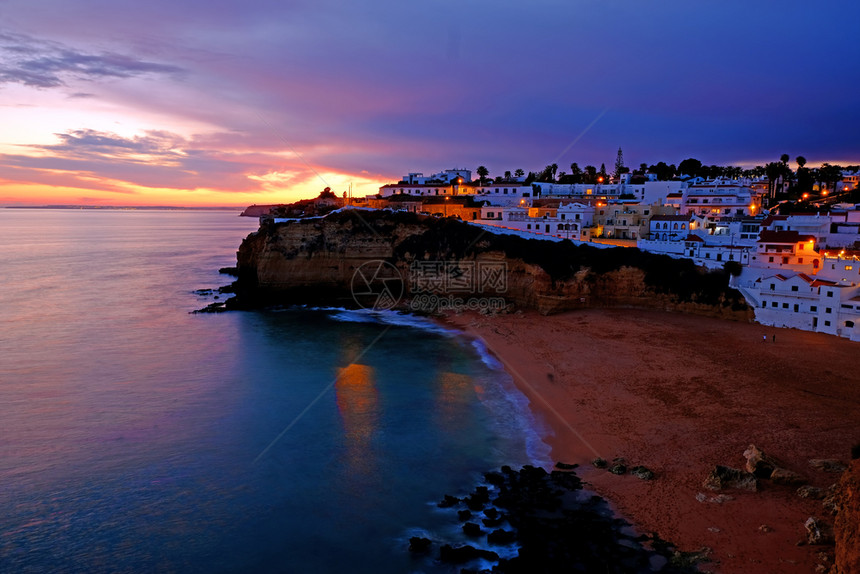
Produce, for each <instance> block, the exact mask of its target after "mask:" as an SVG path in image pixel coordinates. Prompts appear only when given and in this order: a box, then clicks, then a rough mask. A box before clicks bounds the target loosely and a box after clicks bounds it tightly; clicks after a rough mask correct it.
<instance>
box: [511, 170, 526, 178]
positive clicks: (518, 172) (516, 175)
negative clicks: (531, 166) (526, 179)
mask: <svg viewBox="0 0 860 574" xmlns="http://www.w3.org/2000/svg"><path fill="white" fill-rule="evenodd" d="M525 174H526V172H524V171H523V170H521V169H518V170H517V171H515V172H514V177H522V176H524V175H525Z"/></svg>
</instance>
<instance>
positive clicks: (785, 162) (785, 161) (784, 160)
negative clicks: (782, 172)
mask: <svg viewBox="0 0 860 574" xmlns="http://www.w3.org/2000/svg"><path fill="white" fill-rule="evenodd" d="M779 161H781V162H782V165H788V154H787V153H784V154H782V155H781V156H779Z"/></svg>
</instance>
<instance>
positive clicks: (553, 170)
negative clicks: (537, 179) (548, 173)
mask: <svg viewBox="0 0 860 574" xmlns="http://www.w3.org/2000/svg"><path fill="white" fill-rule="evenodd" d="M549 167H550V168H552V180H553V181H555V173H556V172H557V171H558V164H557V163H554V164H552V165H551V166H549Z"/></svg>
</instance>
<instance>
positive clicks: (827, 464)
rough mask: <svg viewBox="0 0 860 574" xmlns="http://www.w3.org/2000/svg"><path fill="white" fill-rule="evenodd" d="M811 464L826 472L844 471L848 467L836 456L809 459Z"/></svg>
mask: <svg viewBox="0 0 860 574" xmlns="http://www.w3.org/2000/svg"><path fill="white" fill-rule="evenodd" d="M809 466H811V467H812V468H814V469H816V470H823V471H824V472H844V471H845V469H846V468H848V467H847V466H845V463H844V462H842V461H841V460H838V459H835V458H813V459H811V460H810V461H809Z"/></svg>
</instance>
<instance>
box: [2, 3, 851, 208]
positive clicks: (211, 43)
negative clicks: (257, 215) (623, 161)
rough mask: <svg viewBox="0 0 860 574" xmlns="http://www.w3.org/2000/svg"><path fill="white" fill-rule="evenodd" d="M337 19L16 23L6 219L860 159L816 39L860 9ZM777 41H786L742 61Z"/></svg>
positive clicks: (834, 73) (666, 7)
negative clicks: (621, 155)
mask: <svg viewBox="0 0 860 574" xmlns="http://www.w3.org/2000/svg"><path fill="white" fill-rule="evenodd" d="M326 4H327V3H326V2H322V3H314V4H313V5H301V4H297V3H287V4H283V5H281V4H279V5H273V4H272V3H268V2H259V1H253V2H249V3H245V4H243V5H242V7H241V9H238V8H237V7H229V6H220V5H219V6H215V7H213V6H211V5H209V4H206V5H204V4H202V3H198V2H190V3H183V4H182V5H181V6H178V5H175V3H167V2H163V1H162V0H156V1H155V2H151V3H147V5H145V6H143V5H134V4H127V3H122V5H121V6H120V5H116V6H113V5H112V6H110V7H106V6H105V5H104V4H103V3H97V2H95V1H94V0H83V1H81V2H76V3H74V5H73V6H72V5H70V4H69V3H64V2H53V1H50V0H46V1H40V2H35V3H34V2H24V1H23V0H12V1H9V2H5V3H4V18H3V24H2V26H0V54H2V60H0V61H2V64H0V125H2V126H3V128H2V131H0V156H2V161H0V205H31V204H43V203H64V204H78V203H83V204H94V205H128V204H134V205H155V204H158V205H165V204H168V205H201V206H202V205H235V206H243V205H247V204H251V203H257V204H262V203H279V202H286V201H292V200H294V199H297V198H300V197H309V196H314V195H316V194H318V193H319V191H320V190H322V189H323V188H325V187H331V188H332V190H333V191H335V192H336V193H338V194H341V193H343V192H344V191H347V190H348V189H349V186H350V184H351V185H352V189H353V193H354V194H356V195H366V194H369V193H374V192H376V191H377V190H378V187H379V186H380V185H382V184H383V183H388V182H391V181H396V180H397V179H399V177H400V176H401V175H403V174H404V173H407V172H410V171H424V172H433V171H434V170H439V169H445V168H450V167H455V166H465V167H468V168H470V169H474V168H475V166H477V165H480V164H484V165H487V166H488V167H489V169H490V174H491V176H495V175H501V173H502V172H503V171H505V170H514V169H518V168H522V169H525V170H526V171H530V170H538V169H541V168H542V167H543V166H544V165H546V164H548V163H557V164H558V165H559V166H561V167H560V169H562V170H563V169H564V168H565V167H566V166H569V165H570V163H571V162H574V161H576V162H578V163H579V164H580V165H585V164H593V165H600V164H601V163H606V164H607V165H610V164H611V162H612V161H613V158H614V155H615V150H616V149H617V148H618V147H619V146H621V147H623V148H624V151H625V157H626V158H628V163H629V164H630V165H634V166H635V165H638V164H639V163H640V162H645V163H656V162H658V161H667V162H669V163H677V162H679V161H680V160H682V159H684V158H686V157H698V158H700V159H701V160H702V161H703V162H704V163H706V164H722V165H725V164H734V165H743V166H752V165H754V164H756V163H766V162H767V161H774V160H775V159H776V158H777V157H779V155H780V154H781V153H790V154H792V157H794V155H796V154H803V155H804V156H805V157H807V158H808V160H809V165H810V166H814V165H818V164H820V163H821V162H825V161H826V162H837V163H838V162H843V163H852V162H856V161H857V158H858V156H860V144H858V143H857V142H856V138H848V137H845V136H846V133H847V132H846V127H847V126H853V125H856V124H857V121H858V119H860V117H858V114H860V111H858V109H857V107H856V105H854V104H855V102H854V96H853V94H854V93H855V92H856V90H857V88H858V86H857V84H858V83H860V80H857V79H856V78H854V77H853V76H851V75H850V74H849V75H848V76H847V77H846V76H845V74H844V73H843V71H844V69H846V66H848V67H849V68H850V65H851V64H853V63H856V62H858V61H860V47H858V43H857V42H855V41H853V39H852V37H851V35H848V34H835V35H833V37H832V38H831V39H830V40H829V41H828V42H819V41H818V40H817V38H816V35H815V34H814V33H811V32H812V31H814V30H817V29H820V28H821V27H822V26H825V23H829V22H832V21H834V18H838V19H839V20H845V21H850V20H851V16H852V15H853V16H856V15H858V14H857V12H858V8H856V7H854V6H853V5H845V4H844V3H842V4H841V5H838V6H837V5H836V4H835V3H833V4H832V6H831V3H827V2H825V3H824V4H823V5H820V6H817V8H816V10H814V11H809V10H807V9H805V7H803V6H800V5H798V6H793V5H789V6H786V7H784V8H783V9H781V10H779V11H770V10H765V9H764V8H757V7H752V6H750V5H749V4H748V3H744V4H741V3H736V2H724V3H721V4H719V5H718V6H710V7H709V8H708V10H697V9H696V8H694V7H692V6H690V5H689V4H687V3H681V2H675V1H672V2H667V3H662V4H660V5H659V6H647V7H646V6H642V5H641V4H638V3H634V2H629V1H624V2H621V3H614V4H613V5H612V7H611V9H610V7H608V6H605V5H603V4H600V3H587V4H585V5H581V6H576V7H573V6H568V5H557V4H554V3H552V2H547V3H545V5H542V4H541V5H525V4H523V5H513V4H507V5H497V4H489V3H482V2H479V3H477V4H474V5H469V6H466V7H464V6H462V5H461V4H456V3H443V4H440V5H433V6H432V7H431V6H417V5H416V6H413V5H409V6H405V5H402V4H398V3H394V2H387V1H376V2H373V3H372V4H371V5H368V6H361V7H359V6H350V7H345V6H341V5H337V6H327V5H326ZM331 14H338V17H336V18H333V17H331ZM585 22H602V23H604V24H605V25H603V26H590V25H585V24H584V23H585ZM762 29H779V30H781V34H779V35H778V36H777V37H774V38H771V39H769V40H768V46H767V47H764V48H760V49H756V50H751V49H749V47H750V41H752V40H751V39H753V38H755V37H758V35H760V33H761V32H760V31H761V30H762ZM512 38H515V39H516V41H511V39H512ZM682 47H683V49H681V48H682ZM804 69H806V70H813V69H814V70H816V76H817V77H839V78H840V90H838V91H831V92H828V94H827V97H826V98H821V97H820V96H821V94H820V91H819V90H818V87H817V83H816V82H810V84H809V85H806V83H805V82H804V80H803V79H802V78H801V77H799V76H798V74H797V73H796V72H797V70H804ZM538 70H540V73H538ZM846 82H847V83H848V85H847V86H844V83H846ZM749 158H763V159H762V160H760V161H756V160H750V159H749Z"/></svg>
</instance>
